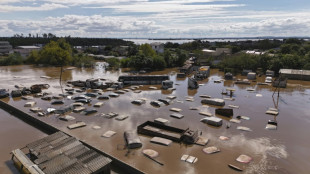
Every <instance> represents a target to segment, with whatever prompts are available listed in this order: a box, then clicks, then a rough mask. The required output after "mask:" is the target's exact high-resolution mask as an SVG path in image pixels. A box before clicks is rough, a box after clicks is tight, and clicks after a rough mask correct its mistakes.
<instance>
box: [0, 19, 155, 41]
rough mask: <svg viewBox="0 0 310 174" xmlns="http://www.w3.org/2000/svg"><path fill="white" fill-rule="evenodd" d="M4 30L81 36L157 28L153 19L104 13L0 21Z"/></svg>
mask: <svg viewBox="0 0 310 174" xmlns="http://www.w3.org/2000/svg"><path fill="white" fill-rule="evenodd" d="M0 22H1V23H2V24H3V25H2V26H3V28H2V29H0V33H3V32H4V31H6V32H8V33H10V34H11V35H13V34H14V33H21V32H23V33H49V32H51V33H55V34H56V35H71V36H79V37H82V36H84V37H126V36H133V35H138V34H139V33H144V34H145V33H149V32H153V31H155V30H157V29H158V28H159V26H156V25H155V23H154V22H153V21H147V20H141V19H137V18H128V17H103V16H100V15H93V16H77V15H66V16H63V17H48V18H46V19H44V20H41V21H19V20H13V21H8V20H0Z"/></svg>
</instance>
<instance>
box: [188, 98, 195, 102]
mask: <svg viewBox="0 0 310 174" xmlns="http://www.w3.org/2000/svg"><path fill="white" fill-rule="evenodd" d="M186 101H189V102H193V101H194V99H193V98H187V99H186Z"/></svg>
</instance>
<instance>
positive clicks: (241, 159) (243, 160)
mask: <svg viewBox="0 0 310 174" xmlns="http://www.w3.org/2000/svg"><path fill="white" fill-rule="evenodd" d="M236 160H237V161H238V162H241V163H249V162H250V161H251V160H252V158H251V157H249V156H247V155H243V154H242V155H240V156H239V157H238V158H237V159H236Z"/></svg>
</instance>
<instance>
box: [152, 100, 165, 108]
mask: <svg viewBox="0 0 310 174" xmlns="http://www.w3.org/2000/svg"><path fill="white" fill-rule="evenodd" d="M151 105H152V106H155V107H161V106H164V105H165V103H163V102H161V101H156V100H155V101H151Z"/></svg>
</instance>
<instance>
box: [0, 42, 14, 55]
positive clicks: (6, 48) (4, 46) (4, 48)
mask: <svg viewBox="0 0 310 174" xmlns="http://www.w3.org/2000/svg"><path fill="white" fill-rule="evenodd" d="M9 53H12V45H10V43H9V42H8V41H0V55H4V54H9Z"/></svg>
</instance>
